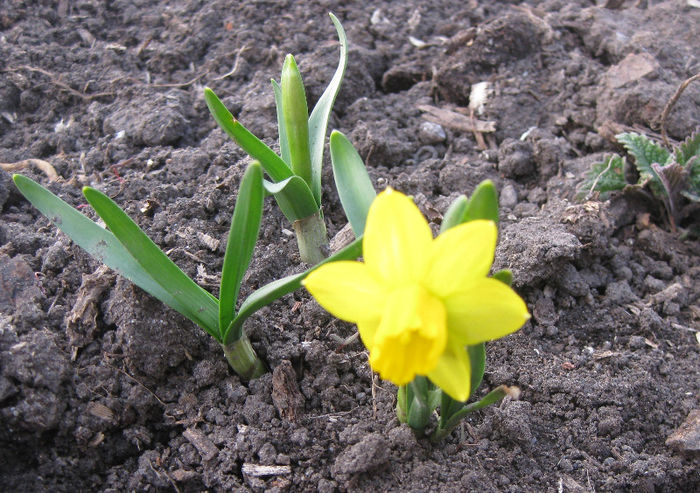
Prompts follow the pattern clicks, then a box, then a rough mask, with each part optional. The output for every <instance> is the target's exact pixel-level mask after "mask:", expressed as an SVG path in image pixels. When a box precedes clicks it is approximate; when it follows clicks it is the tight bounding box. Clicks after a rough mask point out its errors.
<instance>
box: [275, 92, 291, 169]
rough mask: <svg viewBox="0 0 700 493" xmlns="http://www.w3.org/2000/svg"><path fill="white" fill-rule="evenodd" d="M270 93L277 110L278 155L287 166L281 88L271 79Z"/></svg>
mask: <svg viewBox="0 0 700 493" xmlns="http://www.w3.org/2000/svg"><path fill="white" fill-rule="evenodd" d="M270 82H272V92H274V93H275V108H276V109H277V130H278V132H279V142H280V155H281V156H282V160H283V161H284V162H285V163H287V165H288V166H291V165H292V158H291V156H290V155H289V144H288V142H287V127H285V125H284V117H283V116H282V88H281V87H280V85H279V84H278V83H277V81H276V80H274V79H272V80H271V81H270Z"/></svg>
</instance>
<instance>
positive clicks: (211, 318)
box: [12, 175, 218, 338]
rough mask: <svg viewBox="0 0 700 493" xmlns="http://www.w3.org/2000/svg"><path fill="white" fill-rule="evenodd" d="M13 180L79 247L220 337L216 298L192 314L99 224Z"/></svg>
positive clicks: (22, 178) (24, 179) (49, 195)
mask: <svg viewBox="0 0 700 493" xmlns="http://www.w3.org/2000/svg"><path fill="white" fill-rule="evenodd" d="M12 178H13V180H14V182H15V184H16V186H17V188H18V189H19V191H20V192H21V193H22V194H23V195H24V196H25V197H26V198H27V200H29V202H31V203H32V205H34V207H36V208H37V209H38V210H39V211H40V212H41V213H42V214H44V215H45V216H46V217H48V218H49V220H51V222H53V223H54V224H55V225H56V227H58V229H60V230H61V231H63V232H64V233H65V234H66V235H67V236H68V237H69V238H70V239H71V240H73V241H74V242H75V243H76V244H77V245H78V246H80V247H81V248H82V249H84V250H85V251H86V252H88V253H89V254H90V255H92V256H93V257H94V258H95V259H97V260H99V261H100V262H103V263H104V264H105V265H107V266H108V267H109V268H111V269H113V270H114V271H116V272H117V273H118V274H120V275H121V276H123V277H125V278H126V279H128V280H129V281H131V282H133V283H134V284H136V285H137V286H138V287H140V288H141V289H143V290H144V291H146V292H147V293H149V294H150V295H151V296H153V297H155V298H157V299H158V300H160V301H161V302H163V303H165V304H166V305H168V306H169V307H170V308H172V309H173V310H175V311H177V312H180V313H181V314H182V315H184V316H185V317H187V318H189V319H190V320H192V321H193V322H194V323H196V324H197V325H199V326H200V327H202V328H203V329H204V330H205V331H207V332H208V333H209V334H210V335H212V336H214V337H215V338H216V337H217V336H218V330H216V329H217V327H216V323H217V319H216V316H217V313H218V306H217V302H216V299H214V297H213V296H211V295H210V296H209V298H208V299H207V300H205V303H204V306H203V308H204V309H203V310H202V311H201V312H197V313H195V314H192V313H191V311H190V310H189V305H190V303H189V302H185V303H183V302H182V301H181V300H180V299H178V298H176V297H174V296H173V295H172V294H170V293H169V292H168V291H167V290H166V289H165V288H164V287H163V286H161V285H160V284H158V283H157V282H156V281H155V280H154V279H153V277H151V276H150V275H149V274H148V273H147V272H146V271H145V270H144V269H143V267H141V265H140V264H139V263H138V262H137V261H136V259H135V258H134V257H133V256H132V255H131V254H130V253H129V251H128V250H127V249H126V248H125V247H124V246H123V245H122V244H121V243H120V242H119V240H117V238H116V237H115V236H114V235H113V234H112V233H110V232H109V231H107V230H106V229H104V228H102V227H100V226H98V225H97V224H95V223H94V222H93V221H91V220H90V219H88V218H87V217H85V216H84V215H83V214H81V213H80V212H78V211H77V210H75V209H74V208H73V207H71V206H70V205H68V204H67V203H66V202H64V201H63V200H61V199H59V198H58V197H57V196H56V195H54V194H53V193H51V192H50V191H48V190H47V189H45V188H44V187H42V186H41V185H39V184H38V183H36V182H35V181H33V180H31V179H29V178H27V177H25V176H22V175H14V176H13V177H12Z"/></svg>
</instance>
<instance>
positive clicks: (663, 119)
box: [659, 72, 700, 147]
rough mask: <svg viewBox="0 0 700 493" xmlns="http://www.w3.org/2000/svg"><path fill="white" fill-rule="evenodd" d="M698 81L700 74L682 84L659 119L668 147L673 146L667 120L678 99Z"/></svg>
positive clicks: (662, 136) (662, 134)
mask: <svg viewBox="0 0 700 493" xmlns="http://www.w3.org/2000/svg"><path fill="white" fill-rule="evenodd" d="M698 79H700V72H698V73H697V74H695V75H693V76H692V77H690V78H689V79H686V80H684V81H683V82H681V85H679V86H678V89H676V92H675V93H674V94H673V96H671V99H669V100H668V103H666V106H665V107H664V110H663V111H662V112H661V116H660V117H659V126H660V127H661V138H663V140H664V144H665V145H666V147H671V144H669V142H668V136H667V135H666V119H667V118H668V114H669V113H670V112H671V110H672V109H673V107H674V106H675V105H676V103H677V102H678V99H679V98H680V97H681V94H683V91H685V89H686V88H687V87H688V86H689V85H690V84H691V83H692V82H694V81H696V80H698Z"/></svg>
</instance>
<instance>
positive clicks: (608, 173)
mask: <svg viewBox="0 0 700 493" xmlns="http://www.w3.org/2000/svg"><path fill="white" fill-rule="evenodd" d="M626 185H627V180H625V160H624V158H622V157H620V156H618V155H617V154H614V155H612V156H608V157H606V158H605V160H604V161H603V162H602V163H595V164H593V166H591V169H590V170H589V171H588V172H587V173H586V178H585V180H584V181H583V183H582V184H581V186H580V187H579V194H578V195H579V196H580V197H581V198H584V197H586V196H588V195H589V194H590V193H591V192H592V191H594V190H595V191H597V192H600V194H601V197H603V198H605V197H606V196H607V194H608V193H609V192H614V191H617V190H622V189H623V188H625V186H626Z"/></svg>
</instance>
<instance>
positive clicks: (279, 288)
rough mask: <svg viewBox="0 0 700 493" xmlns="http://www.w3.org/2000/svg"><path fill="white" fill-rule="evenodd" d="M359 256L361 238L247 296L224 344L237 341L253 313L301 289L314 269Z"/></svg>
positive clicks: (227, 332)
mask: <svg viewBox="0 0 700 493" xmlns="http://www.w3.org/2000/svg"><path fill="white" fill-rule="evenodd" d="M361 255H362V237H360V238H357V239H356V240H355V241H353V242H352V243H350V244H349V245H348V246H346V247H345V248H343V249H342V250H339V251H338V252H336V253H335V254H333V255H331V256H330V257H328V258H327V259H326V260H324V261H323V262H321V263H319V264H318V265H315V266H313V267H311V268H310V269H308V270H305V271H304V272H301V273H299V274H293V275H291V276H287V277H284V278H282V279H278V280H276V281H273V282H271V283H270V284H266V285H265V286H263V287H261V288H260V289H258V290H256V291H255V292H253V293H252V294H251V295H250V296H248V298H246V300H245V301H244V302H243V303H242V304H241V308H240V310H238V314H237V315H236V317H235V318H234V319H233V322H231V325H230V326H229V328H228V330H227V331H226V335H225V337H224V344H227V343H229V342H230V341H235V340H236V339H238V337H240V334H241V332H242V328H243V322H245V321H246V319H247V318H248V317H250V316H251V315H252V314H253V313H255V312H256V311H258V310H259V309H260V308H262V307H264V306H267V305H269V304H270V303H272V302H273V301H275V300H276V299H278V298H281V297H282V296H284V295H285V294H289V293H291V292H293V291H296V290H297V289H299V288H300V287H301V281H303V280H304V278H305V277H306V276H308V275H309V274H310V273H311V271H313V270H314V269H316V268H318V267H319V266H321V265H323V264H325V263H328V262H336V261H338V260H354V259H356V258H357V257H359V256H361Z"/></svg>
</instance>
